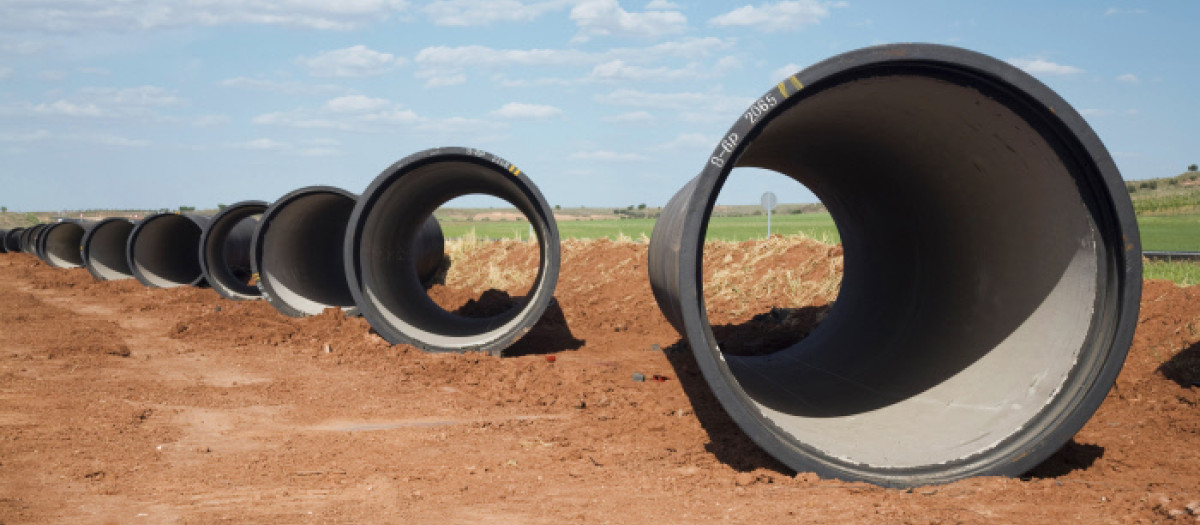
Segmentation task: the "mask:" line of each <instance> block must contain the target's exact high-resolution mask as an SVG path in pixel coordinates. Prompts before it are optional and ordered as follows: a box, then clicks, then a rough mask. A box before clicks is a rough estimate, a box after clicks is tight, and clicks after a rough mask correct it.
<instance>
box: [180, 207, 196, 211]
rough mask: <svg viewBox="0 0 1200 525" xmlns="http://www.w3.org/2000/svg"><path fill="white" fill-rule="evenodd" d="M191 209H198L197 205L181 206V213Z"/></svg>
mask: <svg viewBox="0 0 1200 525" xmlns="http://www.w3.org/2000/svg"><path fill="white" fill-rule="evenodd" d="M190 211H196V207H195V206H180V207H179V213H187V212H190Z"/></svg>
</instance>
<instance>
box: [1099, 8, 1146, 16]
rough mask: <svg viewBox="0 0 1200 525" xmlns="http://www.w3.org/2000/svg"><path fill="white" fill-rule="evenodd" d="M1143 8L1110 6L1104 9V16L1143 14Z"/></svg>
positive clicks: (1144, 11)
mask: <svg viewBox="0 0 1200 525" xmlns="http://www.w3.org/2000/svg"><path fill="white" fill-rule="evenodd" d="M1144 14H1146V10H1145V9H1121V8H1119V7H1110V8H1108V9H1105V10H1104V16H1114V15H1144Z"/></svg>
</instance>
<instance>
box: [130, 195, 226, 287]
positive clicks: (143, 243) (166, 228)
mask: <svg viewBox="0 0 1200 525" xmlns="http://www.w3.org/2000/svg"><path fill="white" fill-rule="evenodd" d="M210 220H211V217H209V216H207V215H199V214H193V213H188V214H182V215H180V214H178V213H159V214H155V215H151V216H149V217H146V218H145V219H142V221H141V222H139V223H137V224H136V225H135V226H134V227H133V231H131V232H130V233H129V241H128V242H127V243H126V245H125V256H126V257H127V258H128V260H129V269H130V270H131V271H132V272H133V276H134V277H135V278H137V280H138V282H141V283H142V284H144V285H146V286H149V287H151V288H173V287H176V286H189V285H190V286H203V285H204V284H205V281H204V272H203V271H202V270H201V269H200V260H199V257H198V256H197V253H198V252H199V251H200V235H201V234H202V233H203V232H204V226H205V225H207V224H208V222H209V221H210Z"/></svg>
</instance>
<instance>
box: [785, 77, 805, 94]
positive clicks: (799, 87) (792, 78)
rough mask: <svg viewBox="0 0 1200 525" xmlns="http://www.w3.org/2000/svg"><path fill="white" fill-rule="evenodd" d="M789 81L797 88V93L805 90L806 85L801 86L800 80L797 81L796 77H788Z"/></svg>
mask: <svg viewBox="0 0 1200 525" xmlns="http://www.w3.org/2000/svg"><path fill="white" fill-rule="evenodd" d="M788 80H791V81H792V85H793V86H796V91H800V90H801V89H804V84H801V83H800V81H799V80H796V76H795V75H793V76H790V77H788Z"/></svg>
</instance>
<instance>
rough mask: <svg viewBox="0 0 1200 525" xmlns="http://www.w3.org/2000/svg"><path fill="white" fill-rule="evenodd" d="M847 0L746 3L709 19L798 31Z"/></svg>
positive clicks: (715, 22)
mask: <svg viewBox="0 0 1200 525" xmlns="http://www.w3.org/2000/svg"><path fill="white" fill-rule="evenodd" d="M845 5H846V4H845V3H844V2H837V3H828V2H818V1H816V0H795V1H789V2H776V3H765V4H760V5H758V6H757V7H755V6H752V5H744V6H742V7H739V8H737V9H734V10H733V11H730V12H728V13H724V14H721V15H717V16H715V17H713V18H711V19H709V21H708V24H709V25H714V26H724V27H755V28H758V29H760V30H763V31H785V30H796V29H800V28H802V27H804V26H809V25H816V24H819V23H821V20H822V19H825V18H827V17H829V8H830V7H844V6H845Z"/></svg>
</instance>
